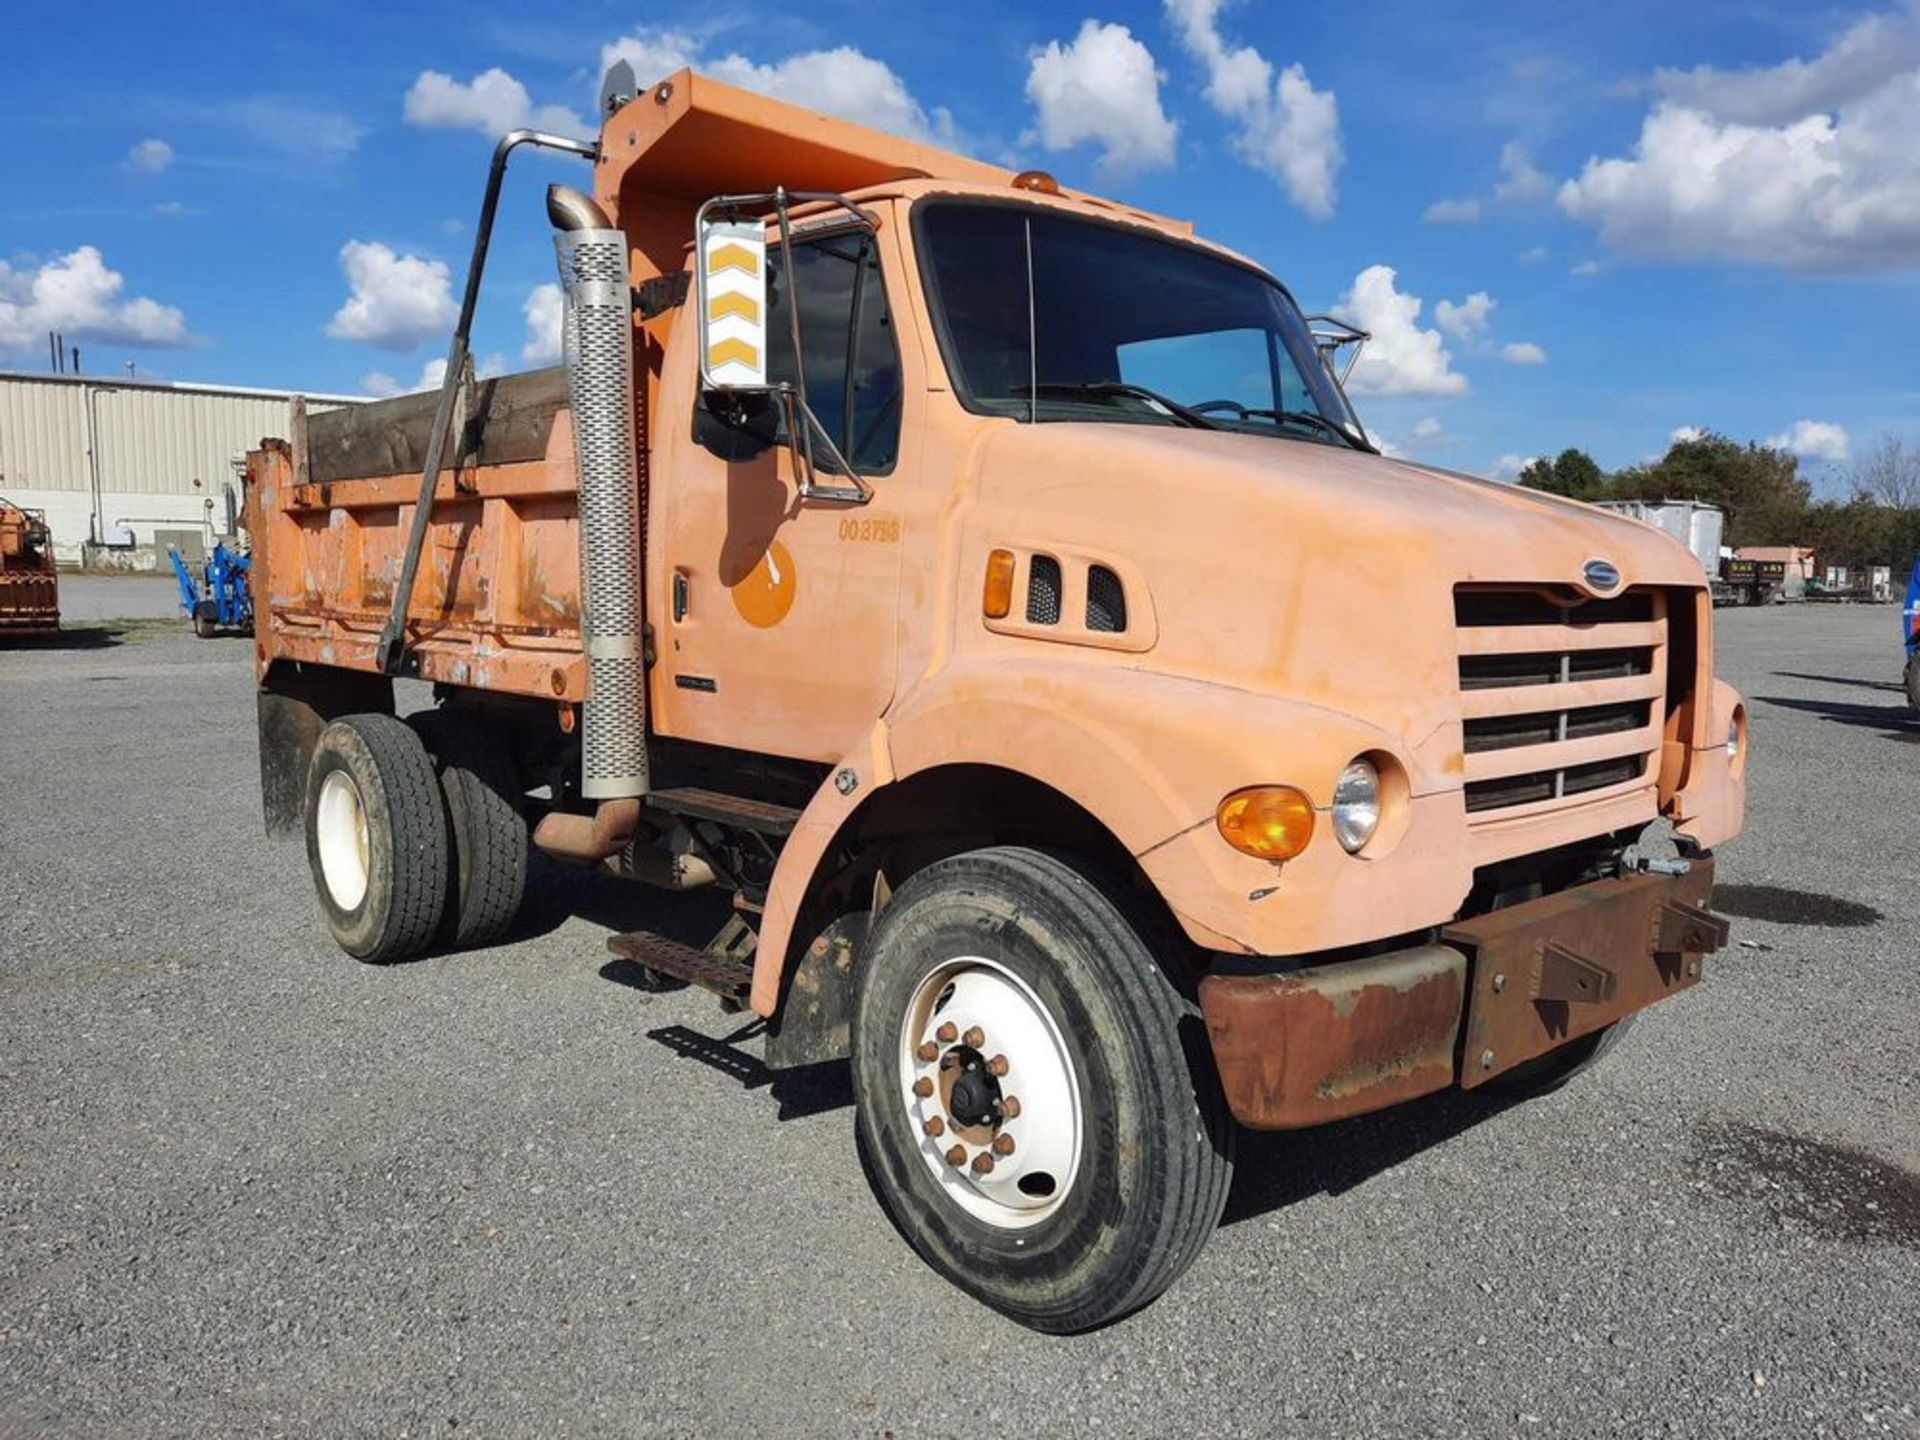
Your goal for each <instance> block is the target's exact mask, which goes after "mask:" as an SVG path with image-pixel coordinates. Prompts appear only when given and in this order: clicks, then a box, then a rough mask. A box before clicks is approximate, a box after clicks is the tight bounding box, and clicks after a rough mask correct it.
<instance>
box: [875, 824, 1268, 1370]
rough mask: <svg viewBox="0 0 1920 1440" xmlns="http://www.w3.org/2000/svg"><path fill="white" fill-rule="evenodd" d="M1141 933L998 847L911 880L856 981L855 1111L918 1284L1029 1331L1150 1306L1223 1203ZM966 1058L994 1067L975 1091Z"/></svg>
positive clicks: (1195, 1064) (1070, 870) (1093, 895)
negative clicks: (959, 1295) (915, 1259)
mask: <svg viewBox="0 0 1920 1440" xmlns="http://www.w3.org/2000/svg"><path fill="white" fill-rule="evenodd" d="M1154 933H1155V930H1154V927H1153V926H1152V924H1151V923H1149V922H1148V921H1147V920H1146V919H1145V918H1144V917H1143V916H1142V915H1141V913H1140V912H1139V911H1138V909H1137V908H1136V907H1134V906H1133V905H1132V904H1131V902H1130V900H1129V899H1128V898H1127V897H1126V896H1125V895H1124V894H1123V893H1122V892H1121V890H1120V889H1119V887H1117V886H1116V885H1113V884H1110V883H1108V882H1107V881H1105V880H1104V879H1101V878H1097V877H1095V876H1093V875H1091V874H1089V873H1085V872H1083V871H1081V870H1079V869H1076V868H1075V867H1073V866H1071V865H1069V864H1068V863H1066V862H1065V861H1063V860H1061V859H1059V858H1056V857H1054V856H1051V855H1048V854H1044V853H1041V852H1038V851H1034V850H1027V849H1019V848H1012V847H999V848H994V849H987V850H979V851H974V852H971V853H969V854H965V855H960V856H956V857H954V858H952V859H948V860H943V861H940V862H938V863H936V864H934V865H931V866H929V867H927V868H926V869H925V870H922V871H920V872H919V873H917V874H915V875H914V876H913V877H912V878H910V879H909V880H908V881H907V882H906V883H905V884H904V885H902V886H901V888H900V889H899V891H898V892H896V893H895V895H894V896H893V898H892V900H891V902H890V903H889V904H888V906H887V908H886V909H885V910H883V911H882V912H881V914H880V916H879V918H878V920H877V921H876V922H875V925H874V929H873V932H872V941H871V944H870V946H869V948H868V954H867V957H866V958H865V961H864V963H863V964H862V967H861V973H860V978H859V987H860V988H859V997H858V1003H857V1009H856V1015H855V1023H854V1035H853V1071H854V1081H855V1090H856V1095H857V1102H856V1103H857V1112H856V1114H857V1124H858V1127H859V1138H860V1142H861V1146H862V1150H863V1153H864V1154H865V1156H866V1159H867V1163H868V1169H869V1174H870V1177H871V1179H872V1180H873V1183H874V1186H875V1189H876V1191H877V1193H878V1195H879V1198H880V1201H881V1203H882V1204H883V1205H884V1206H885V1208H886V1210H887V1212H888V1214H889V1215H890V1216H891V1218H892V1219H893V1221H894V1223H895V1225H896V1226H897V1227H898V1228H899V1230H900V1232H901V1234H902V1235H903V1236H904V1237H905V1238H906V1240H907V1241H908V1243H909V1244H911V1245H912V1246H913V1248H914V1249H915V1250H916V1251H918V1252H919V1254H920V1255H921V1257H922V1258H923V1259H925V1260H926V1261H927V1263H928V1264H930V1265H931V1266H932V1267H933V1268H934V1269H935V1270H937V1271H939V1272H940V1273H941V1274H943V1275H945V1276H946V1277H947V1278H948V1279H950V1280H951V1281H953V1282H954V1283H955V1284H956V1285H958V1286H960V1287H961V1288H962V1289H964V1290H966V1291H968V1292H969V1293H971V1294H973V1295H974V1296H976V1297H978V1298H979V1299H980V1300H982V1301H984V1302H985V1303H987V1304H988V1305H991V1306H992V1307H994V1308H995V1309H997V1310H1000V1311H1002V1312H1003V1313H1005V1314H1007V1315H1008V1316H1010V1317H1012V1318H1013V1319H1015V1320H1018V1321H1019V1322H1020V1323H1022V1324H1024V1325H1028V1326H1030V1327H1032V1328H1034V1329H1036V1330H1043V1331H1050V1332H1056V1333H1071V1332H1076V1331H1083V1330H1090V1329H1093V1328H1096V1327H1098V1326H1101V1325H1104V1324H1107V1323H1109V1322H1111V1321H1114V1320H1117V1319H1119V1318H1121V1317H1122V1316H1124V1315H1127V1314H1128V1313H1130V1312H1132V1311H1134V1310H1137V1309H1139V1308H1140V1307H1141V1306H1143V1305H1146V1304H1148V1303H1149V1302H1150V1301H1152V1300H1153V1299H1155V1298H1156V1297H1157V1296H1158V1295H1160V1293H1161V1292H1162V1291H1164V1290H1165V1289H1166V1288H1167V1287H1168V1286H1169V1285H1171V1284H1172V1283H1173V1282H1174V1280H1175V1279H1177V1278H1178V1277H1179V1276H1180V1274H1181V1273H1182V1272H1184V1271H1185V1270H1186V1268H1187V1267H1188V1266H1189V1265H1190V1264H1192V1262H1193V1260H1194V1258H1195V1257H1196V1256H1197V1255H1198V1254H1199V1252H1200V1249H1201V1247H1202V1245H1204V1244H1205V1242H1206V1240H1207V1237H1208V1236H1209V1235H1211V1234H1212V1232H1213V1229H1214V1227H1215V1225H1216V1224H1217V1223H1218V1220H1219V1217H1220V1212H1221V1210H1222V1208H1223V1207H1224V1205H1225V1203H1226V1198H1227V1187H1228V1183H1229V1181H1230V1180H1231V1178H1232V1174H1233V1164H1232V1127H1231V1123H1230V1121H1229V1119H1228V1117H1227V1114H1226V1109H1225V1105H1224V1102H1223V1100H1222V1098H1221V1095H1220V1090H1219V1084H1218V1079H1217V1077H1216V1075H1215V1073H1214V1070H1213V1063H1212V1056H1211V1052H1210V1048H1209V1046H1208V1043H1207V1039H1206V1032H1205V1027H1204V1024H1203V1023H1202V1021H1201V1018H1200V1013H1199V1010H1198V1007H1197V1006H1196V1005H1195V1004H1194V1002H1193V1000H1192V998H1191V996H1190V995H1189V994H1187V993H1186V992H1185V990H1184V989H1183V987H1181V986H1179V985H1177V984H1176V983H1175V981H1174V979H1173V978H1172V977H1171V976H1169V974H1168V973H1167V971H1166V970H1165V969H1163V968H1162V966H1161V965H1160V963H1159V961H1158V960H1157V959H1156V957H1155V954H1154V951H1153V949H1152V948H1151V947H1150V945H1149V943H1148V940H1147V939H1146V938H1144V937H1146V936H1149V935H1153V934H1154ZM949 1017H951V1018H949ZM949 1024H950V1025H952V1027H953V1028H952V1031H951V1032H948V1031H947V1029H946V1027H947V1026H948V1025H949ZM976 1028H977V1029H978V1030H980V1032H981V1034H979V1035H978V1036H975V1035H974V1034H973V1031H974V1030H975V1029H976ZM923 1046H931V1047H933V1051H935V1052H938V1053H937V1056H935V1055H933V1054H931V1053H930V1052H928V1051H926V1050H923V1049H922V1047H923ZM983 1059H984V1060H987V1061H989V1062H994V1063H998V1062H1004V1065H1003V1066H1002V1067H1001V1068H1000V1069H999V1070H998V1071H997V1073H995V1076H994V1083H993V1084H987V1082H986V1081H985V1079H984V1077H983V1076H982V1075H981V1074H980V1071H979V1067H978V1065H977V1062H979V1061H981V1060H983ZM969 1067H973V1068H971V1069H970V1068H969ZM923 1081H924V1082H927V1083H926V1084H925V1085H921V1082H923ZM917 1085H921V1088H920V1089H919V1090H916V1086H917ZM983 1087H984V1088H983ZM1008 1096H1011V1097H1013V1098H1014V1099H1015V1100H1017V1101H1018V1102H1019V1105H1018V1108H1017V1110H1016V1111H1015V1112H1014V1113H1013V1114H1011V1115H1010V1116H1009V1115H1004V1113H1003V1110H1004V1105H1005V1101H1006V1097H1008ZM996 1105H997V1106H1000V1107H1002V1110H998V1111H996V1110H994V1109H993V1107H994V1106H996ZM936 1120H937V1121H939V1122H941V1123H940V1124H939V1125H938V1126H933V1125H932V1122H934V1121H936ZM930 1127H931V1128H933V1129H937V1130H938V1132H939V1133H937V1134H932V1133H929V1129H930ZM1003 1136H1004V1137H1005V1139H1006V1141H1007V1142H1009V1143H1007V1144H1005V1145H999V1146H996V1142H997V1141H1000V1140H1001V1138H1002V1137H1003ZM955 1145H958V1146H960V1147H961V1152H962V1153H961V1155H960V1158H959V1162H958V1163H953V1161H952V1160H951V1159H950V1158H949V1156H950V1152H951V1151H952V1147H954V1146H955ZM982 1155H985V1156H988V1157H990V1158H991V1159H992V1161H993V1164H992V1165H991V1166H990V1167H988V1168H987V1170H986V1171H985V1172H984V1173H983V1172H982V1171H981V1170H980V1169H978V1168H976V1167H977V1166H978V1164H979V1161H980V1157H981V1156H982Z"/></svg>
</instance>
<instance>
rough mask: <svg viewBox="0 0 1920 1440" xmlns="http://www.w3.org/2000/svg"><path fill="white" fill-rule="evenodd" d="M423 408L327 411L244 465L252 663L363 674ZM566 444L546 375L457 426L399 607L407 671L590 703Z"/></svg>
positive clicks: (394, 577) (412, 481) (513, 385)
mask: <svg viewBox="0 0 1920 1440" xmlns="http://www.w3.org/2000/svg"><path fill="white" fill-rule="evenodd" d="M432 399H433V397H432V396H404V397H400V398H399V399H396V400H392V401H388V402H385V403H383V404H379V405H368V406H362V407H358V408H355V409H351V410H341V411H334V412H328V413H327V414H325V415H317V416H314V417H312V419H310V420H308V421H307V422H306V423H305V425H304V427H301V426H296V430H298V429H301V428H304V429H305V431H306V433H305V435H304V436H302V435H299V434H296V436H295V437H294V440H293V441H292V442H291V443H290V444H269V445H268V446H266V447H265V448H263V449H261V450H258V451H255V452H254V453H253V454H252V455H251V456H249V457H248V475H247V479H248V501H247V503H248V511H249V516H248V519H249V526H250V529H251V532H252V535H253V543H254V560H255V590H256V594H255V608H256V611H257V620H256V629H257V634H258V643H257V660H258V664H259V667H260V672H261V674H262V675H263V676H264V675H265V673H266V669H267V667H268V666H269V665H270V664H272V663H273V662H275V661H281V660H284V661H297V662H302V663H305V664H312V665H330V666H336V667H340V668H343V669H348V670H358V671H368V672H377V671H378V669H379V667H378V665H377V663H376V661H375V648H376V645H377V642H378V640H379V635H380V629H381V626H382V625H383V624H384V623H385V621H386V619H387V613H388V609H389V607H390V606H391V605H392V603H393V591H394V586H395V585H396V583H397V582H398V580H399V576H400V569H401V563H402V559H403V557H404V555H405V550H406V542H407V531H408V527H409V525H410V524H411V522H412V518H413V508H414V504H415V501H416V499H417V497H418V492H419V483H420V480H419V469H418V466H419V463H420V460H421V458H422V457H423V456H424V453H425V447H426V440H427V432H428V430H429V429H430V427H431V422H432V405H431V402H432ZM572 448H573V431H572V426H571V424H570V423H569V419H568V414H567V411H566V409H565V408H564V384H563V383H562V375H561V372H560V371H557V370H545V371H535V372H532V373H530V374H526V375H510V376H506V377H503V378H502V379H499V380H492V381H486V382H482V383H481V384H479V385H477V386H475V387H474V388H473V391H472V393H471V395H470V397H469V398H468V402H467V404H466V406H465V412H464V414H461V413H456V416H455V421H454V440H453V446H452V463H451V464H450V465H449V466H448V468H447V469H446V470H445V471H444V472H443V474H442V476H441V478H440V482H439V485H438V487H437V488H436V490H435V492H434V504H433V516H432V522H431V524H430V526H429V528H428V531H427V537H426V543H425V546H424V547H423V550H422V553H421V559H420V572H419V579H418V581H417V583H416V585H415V587H414V593H413V596H412V601H411V603H410V605H409V606H408V610H407V622H408V623H407V641H408V664H407V670H406V673H407V674H409V675H412V676H416V677H418V678H420V679H424V680H431V681H436V682H441V683H445V684H450V685H462V686H470V687H474V688H477V689H486V690H499V691H505V692H507V693H511V694H517V695H524V696H530V697H538V698H544V699H549V700H555V701H565V702H577V701H579V700H580V699H582V698H583V697H584V695H585V691H586V672H585V662H584V660H583V658H582V656H581V651H580V603H581V596H580V556H579V522H578V514H577V508H576V503H575V502H576V487H575V482H574V473H573V459H572Z"/></svg>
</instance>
